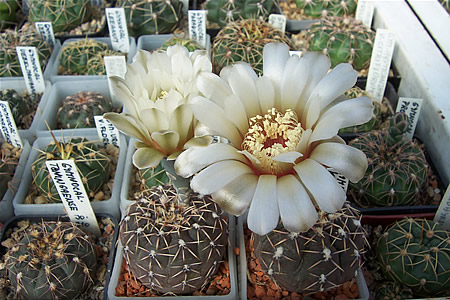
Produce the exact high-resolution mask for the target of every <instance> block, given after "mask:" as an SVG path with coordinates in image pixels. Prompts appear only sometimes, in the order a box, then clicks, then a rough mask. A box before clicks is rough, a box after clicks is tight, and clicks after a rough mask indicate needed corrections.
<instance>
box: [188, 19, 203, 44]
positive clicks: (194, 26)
mask: <svg viewBox="0 0 450 300" xmlns="http://www.w3.org/2000/svg"><path fill="white" fill-rule="evenodd" d="M188 21H189V38H191V39H193V40H195V41H197V43H198V44H199V45H200V46H202V47H203V48H206V10H190V11H189V12H188Z"/></svg>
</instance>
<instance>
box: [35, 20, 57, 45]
mask: <svg viewBox="0 0 450 300" xmlns="http://www.w3.org/2000/svg"><path fill="white" fill-rule="evenodd" d="M34 25H35V27H36V31H37V32H38V33H39V35H40V36H41V37H42V38H43V39H44V41H46V42H47V43H48V44H50V45H52V46H53V47H54V46H55V44H56V39H55V34H54V32H53V25H52V22H36V23H34Z"/></svg>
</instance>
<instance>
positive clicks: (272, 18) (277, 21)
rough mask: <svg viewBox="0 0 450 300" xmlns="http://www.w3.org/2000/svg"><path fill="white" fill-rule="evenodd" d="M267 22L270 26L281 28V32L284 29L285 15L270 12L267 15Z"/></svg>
mask: <svg viewBox="0 0 450 300" xmlns="http://www.w3.org/2000/svg"><path fill="white" fill-rule="evenodd" d="M269 24H270V25H272V27H274V28H276V29H278V30H281V31H282V32H285V31H286V16H285V15H280V14H270V15H269Z"/></svg>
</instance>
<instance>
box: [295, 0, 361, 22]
mask: <svg viewBox="0 0 450 300" xmlns="http://www.w3.org/2000/svg"><path fill="white" fill-rule="evenodd" d="M295 3H296V4H297V7H298V8H299V9H301V10H302V12H303V14H304V15H306V16H309V17H313V18H321V17H326V16H349V15H352V14H354V13H355V11H356V6H357V1H356V0H314V1H313V0H295Z"/></svg>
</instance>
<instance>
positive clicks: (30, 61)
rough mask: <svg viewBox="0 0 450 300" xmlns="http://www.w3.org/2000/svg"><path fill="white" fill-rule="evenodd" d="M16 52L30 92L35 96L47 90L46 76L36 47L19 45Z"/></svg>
mask: <svg viewBox="0 0 450 300" xmlns="http://www.w3.org/2000/svg"><path fill="white" fill-rule="evenodd" d="M16 52H17V57H18V58H19V62H20V68H21V69H22V74H23V78H24V79H25V84H26V86H27V90H28V93H30V94H31V96H32V97H33V98H34V97H35V96H36V94H38V93H43V92H44V90H45V81H44V76H42V70H41V65H40V64H39V56H38V54H37V51H36V47H22V46H18V47H16Z"/></svg>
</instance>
